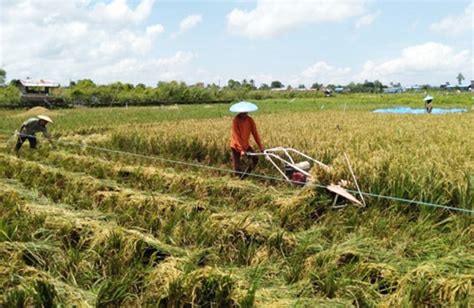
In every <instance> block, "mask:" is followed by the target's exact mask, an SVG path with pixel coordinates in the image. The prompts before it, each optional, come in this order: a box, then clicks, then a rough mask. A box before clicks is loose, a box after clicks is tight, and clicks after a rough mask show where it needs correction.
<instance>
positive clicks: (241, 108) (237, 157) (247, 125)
mask: <svg viewBox="0 0 474 308" xmlns="http://www.w3.org/2000/svg"><path fill="white" fill-rule="evenodd" d="M257 109H258V107H257V106H256V105H255V104H252V103H249V102H240V103H237V104H234V105H232V106H231V107H230V111H231V112H235V113H237V115H236V116H235V117H234V120H233V121H232V138H231V142H230V147H231V150H232V163H233V168H234V172H235V175H237V176H240V175H242V170H241V157H242V155H245V154H246V153H254V152H255V151H254V149H253V148H252V147H251V146H250V143H249V141H250V134H252V136H253V138H254V140H255V142H256V143H257V145H258V147H259V149H260V151H262V152H263V150H264V147H263V145H262V142H261V140H260V136H259V135H258V132H257V126H256V125H255V122H254V120H253V119H252V118H251V117H249V116H248V113H249V112H253V111H256V110H257ZM257 162H258V157H257V156H250V166H249V167H248V168H247V170H245V173H247V172H248V173H250V172H251V171H252V170H253V169H254V168H255V166H256V165H257Z"/></svg>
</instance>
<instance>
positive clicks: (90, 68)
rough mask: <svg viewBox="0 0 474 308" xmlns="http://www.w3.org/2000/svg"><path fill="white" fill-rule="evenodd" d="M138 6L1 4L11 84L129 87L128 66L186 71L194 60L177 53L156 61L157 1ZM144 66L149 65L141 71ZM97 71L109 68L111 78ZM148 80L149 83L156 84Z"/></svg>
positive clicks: (1, 57)
mask: <svg viewBox="0 0 474 308" xmlns="http://www.w3.org/2000/svg"><path fill="white" fill-rule="evenodd" d="M102 1H104V2H105V0H102ZM128 2H131V1H130V0H129V1H128ZM135 3H136V5H135V7H134V8H131V7H130V6H128V5H127V2H126V1H125V0H114V1H112V2H109V4H104V3H102V2H100V3H97V4H95V5H94V6H92V5H91V4H90V3H89V0H83V1H50V0H45V1H33V0H17V1H6V2H2V10H1V11H0V14H1V35H0V39H1V43H0V65H2V66H4V67H5V69H6V71H7V74H8V77H9V78H25V77H27V76H29V77H31V78H44V79H53V80H56V81H59V82H61V83H63V84H65V83H67V82H68V81H69V79H73V80H75V79H80V78H92V79H93V80H97V81H98V82H104V83H106V82H110V81H113V80H122V81H130V80H131V79H129V76H128V75H127V74H126V70H125V69H121V70H120V69H119V68H123V67H124V66H125V65H133V66H132V67H131V70H132V71H133V70H134V67H135V68H138V69H135V70H134V71H137V72H139V70H140V69H141V70H145V71H146V70H147V68H146V65H149V67H152V68H155V69H157V70H158V67H159V68H160V71H161V72H164V73H163V74H165V73H166V72H168V73H167V74H168V75H170V74H171V73H170V72H172V71H173V69H172V68H171V65H176V66H177V67H178V68H179V70H181V66H182V65H181V64H180V63H188V62H190V60H191V58H192V57H191V58H190V56H189V54H187V53H184V52H178V53H177V54H176V55H175V56H173V57H171V58H165V59H160V58H158V59H156V58H154V56H153V51H154V50H156V44H157V42H158V40H159V38H160V35H161V34H162V33H163V32H164V28H163V26H162V25H161V24H156V23H152V24H150V23H147V21H148V17H149V15H150V12H151V9H152V5H153V3H154V0H140V1H135ZM52 6H54V10H53V9H52ZM99 15H100V16H99ZM137 59H140V61H138V60H137ZM133 60H135V61H137V63H135V62H133ZM180 60H181V61H180ZM142 61H143V63H146V65H141V64H140V63H141V62H142ZM173 61H174V62H173ZM166 62H170V63H171V64H166ZM114 67H115V70H113V69H111V68H114ZM98 68H104V69H105V68H110V70H109V72H110V75H107V74H103V73H101V72H104V71H105V70H102V69H98ZM120 72H122V73H120ZM112 73H113V74H112ZM120 74H121V75H120ZM137 74H139V73H137ZM137 76H138V75H137ZM144 76H148V78H150V82H155V80H156V78H157V77H156V76H152V74H148V75H146V74H145V75H144ZM132 77H133V76H132ZM134 78H135V77H134ZM136 79H139V78H136ZM140 82H143V81H140Z"/></svg>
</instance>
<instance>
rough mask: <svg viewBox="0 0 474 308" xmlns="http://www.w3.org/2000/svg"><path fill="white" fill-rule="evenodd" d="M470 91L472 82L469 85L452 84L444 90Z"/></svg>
mask: <svg viewBox="0 0 474 308" xmlns="http://www.w3.org/2000/svg"><path fill="white" fill-rule="evenodd" d="M471 89H472V81H471V84H453V85H449V86H446V90H448V91H457V90H459V91H470V90H471Z"/></svg>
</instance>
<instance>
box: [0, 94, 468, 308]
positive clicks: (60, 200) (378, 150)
mask: <svg viewBox="0 0 474 308" xmlns="http://www.w3.org/2000/svg"><path fill="white" fill-rule="evenodd" d="M419 96H421V94H420V95H419ZM415 98H416V99H418V98H417V97H415V95H414V94H411V95H410V94H408V95H400V96H398V95H397V96H388V97H387V96H386V97H382V96H375V95H374V96H371V95H365V96H364V95H352V96H340V97H333V98H321V99H318V100H316V101H315V100H312V99H308V100H296V101H292V102H290V101H288V100H276V101H261V102H257V104H258V105H259V107H260V109H261V111H259V112H257V113H255V114H253V115H252V116H253V118H254V119H255V121H256V123H257V125H258V128H259V132H260V135H261V137H262V141H263V143H264V145H265V146H266V147H273V146H291V147H294V148H297V149H300V150H302V151H303V152H306V153H308V154H310V155H312V156H314V157H315V158H317V159H320V160H322V161H323V162H324V163H327V164H329V165H331V171H330V172H325V171H323V170H319V169H317V168H313V170H312V172H313V175H314V177H315V179H316V183H317V184H329V183H331V182H337V181H338V180H340V179H350V178H351V174H350V172H349V170H348V167H347V164H346V161H345V159H344V153H346V154H347V156H348V157H349V158H350V162H351V165H352V168H353V170H354V173H355V175H356V177H357V181H358V183H359V185H360V188H361V190H363V191H365V192H370V193H375V194H381V195H387V196H394V197H400V198H405V199H409V200H418V201H424V202H431V203H435V204H442V205H447V206H452V207H456V208H462V209H467V210H473V209H474V207H473V198H474V192H473V187H474V129H473V128H474V126H473V123H474V113H473V112H472V111H471V104H472V98H471V96H469V95H468V94H460V95H451V96H446V97H442V99H441V101H442V103H443V104H444V105H446V106H449V107H463V108H467V109H469V112H467V113H465V114H451V115H442V116H439V115H436V116H435V115H383V114H373V113H371V112H370V111H371V110H372V109H375V108H378V107H386V106H394V105H408V106H414V105H415V102H416V101H415ZM227 109H228V106H227V105H193V106H171V107H169V106H168V107H161V108H160V107H146V108H128V109H118V108H110V109H107V108H104V109H70V110H52V111H48V110H41V109H39V108H36V109H34V110H29V111H25V110H15V111H11V110H10V111H0V117H1V119H2V120H1V122H0V130H1V132H2V133H0V145H1V149H0V205H1V211H0V290H2V292H1V295H0V306H5V307H11V306H16V307H22V306H45V307H49V306H52V305H57V306H78V307H90V306H108V307H109V306H132V307H138V306H160V307H176V306H177V307H184V306H186V307H193V306H194V307H254V306H255V307H351V306H355V307H376V306H377V307H406V306H416V307H445V306H449V307H470V306H471V305H472V303H473V302H474V289H473V282H474V244H473V241H472V238H473V237H474V227H473V224H472V222H473V221H472V219H473V215H472V214H466V213H461V212H455V211H448V210H444V209H439V208H431V207H428V206H419V205H416V204H410V203H403V202H398V201H391V200H386V199H378V198H374V197H367V198H366V202H367V206H366V207H358V206H354V205H351V204H346V205H347V206H346V207H344V208H338V209H336V208H333V207H332V204H333V201H334V196H332V195H330V194H329V193H328V192H327V191H325V190H323V189H319V188H315V187H307V188H300V187H295V186H291V185H288V184H285V183H282V182H278V181H275V180H264V179H258V178H251V177H249V178H247V179H245V180H240V179H237V178H235V177H233V176H231V175H230V174H229V173H227V172H223V171H218V170H207V169H202V168H198V167H192V166H186V165H179V164H174V163H170V162H166V161H163V160H157V159H151V158H147V156H151V157H159V158H164V159H169V160H179V161H182V162H187V163H192V164H200V165H205V166H212V167H218V168H223V169H228V168H230V166H231V163H230V153H229V148H228V143H229V138H230V125H231V119H232V118H231V116H232V115H231V114H230V113H228V112H227V111H226V110H227ZM35 113H46V114H49V115H50V116H51V117H53V119H54V120H55V124H53V125H51V126H50V127H49V128H50V131H51V132H52V134H53V137H54V138H56V139H57V140H58V142H57V147H56V148H55V149H53V148H51V147H50V146H49V145H48V144H47V143H46V142H44V140H40V148H39V149H38V150H37V151H30V150H29V149H28V147H27V144H25V145H24V148H23V149H22V155H21V157H20V158H17V157H15V155H14V154H13V151H12V148H13V146H14V143H15V140H14V137H13V135H12V133H13V130H14V129H17V128H18V127H19V125H20V124H21V122H22V121H24V120H25V119H26V118H28V117H29V116H32V115H34V114H35ZM88 146H95V147H101V148H107V149H112V150H120V151H125V152H129V153H136V154H139V155H140V156H138V155H136V156H130V155H124V154H119V153H117V152H105V151H101V150H98V149H96V148H90V147H88ZM257 172H258V173H260V174H265V175H271V176H278V174H277V173H276V172H275V170H274V169H273V168H272V167H271V165H269V163H268V162H266V161H261V162H260V164H259V166H258V170H257ZM351 185H353V183H352V184H351ZM350 188H354V187H353V186H351V187H350ZM339 202H341V200H339Z"/></svg>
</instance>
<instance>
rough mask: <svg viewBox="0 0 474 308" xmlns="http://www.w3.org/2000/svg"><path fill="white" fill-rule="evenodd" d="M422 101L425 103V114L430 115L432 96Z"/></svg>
mask: <svg viewBox="0 0 474 308" xmlns="http://www.w3.org/2000/svg"><path fill="white" fill-rule="evenodd" d="M424 101H425V109H426V112H428V113H431V111H432V110H433V104H432V102H433V96H430V95H428V96H426V97H425V99H424Z"/></svg>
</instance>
